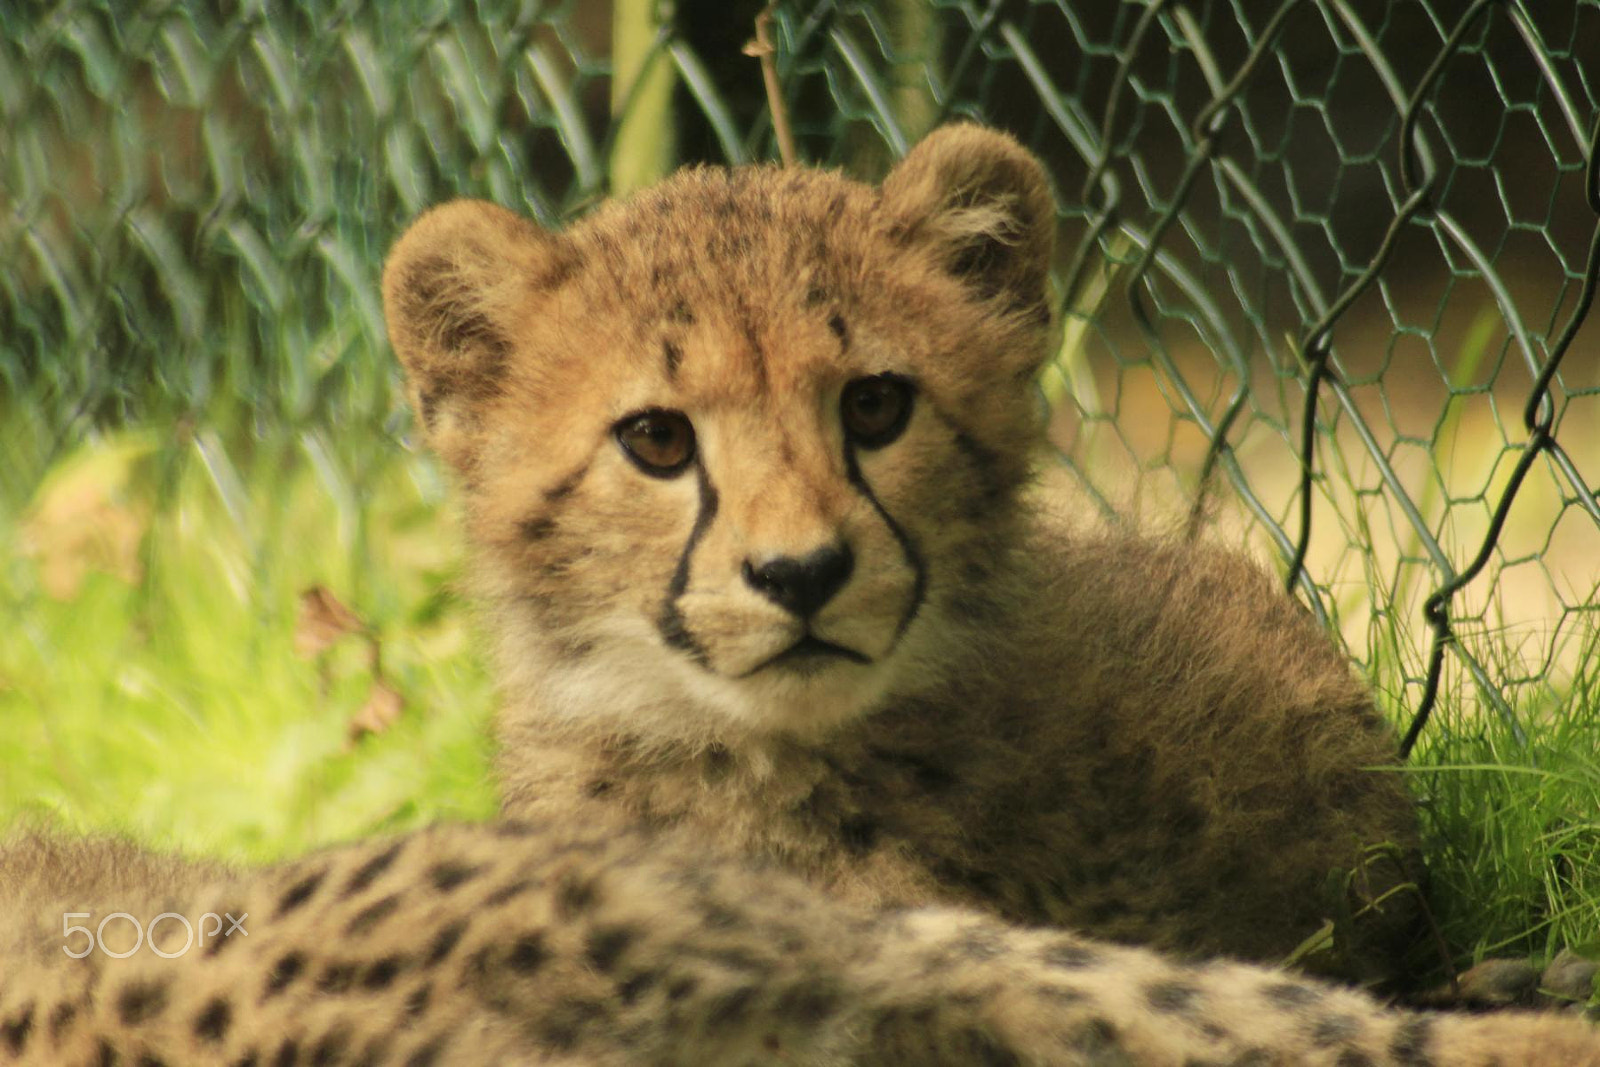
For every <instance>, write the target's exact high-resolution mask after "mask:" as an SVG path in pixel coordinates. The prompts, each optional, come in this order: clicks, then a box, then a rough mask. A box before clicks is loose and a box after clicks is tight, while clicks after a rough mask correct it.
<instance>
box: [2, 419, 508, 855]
mask: <svg viewBox="0 0 1600 1067" xmlns="http://www.w3.org/2000/svg"><path fill="white" fill-rule="evenodd" d="M386 447H387V449H388V454H387V455H386V456H382V457H381V458H380V459H379V460H378V461H376V462H374V463H372V464H369V465H368V467H367V468H366V477H365V478H363V479H362V480H361V486H360V491H359V492H356V491H355V490H353V489H352V487H351V485H349V484H345V483H344V482H343V481H342V480H341V479H340V478H339V477H338V476H337V475H336V474H334V471H335V469H336V468H335V466H334V465H333V463H331V462H330V459H329V456H328V453H327V450H326V449H325V448H323V447H322V446H321V444H320V442H319V440H318V439H317V438H315V437H303V438H298V439H289V438H285V439H281V440H278V441H276V442H274V443H271V444H262V443H261V442H255V443H254V444H253V447H252V448H250V449H249V453H250V454H249V456H248V457H247V458H246V459H244V460H242V461H237V462H236V461H235V459H234V458H232V457H231V456H230V454H229V450H228V449H227V448H226V446H225V445H224V444H223V442H222V441H221V440H220V439H219V438H216V437H203V438H196V439H193V440H190V441H179V442H173V441H172V433H171V431H170V430H169V431H166V432H163V433H159V434H158V433H151V434H137V433H130V434H125V435H122V436H120V437H116V438H112V439H110V440H106V441H101V442H98V443H96V444H94V445H90V446H86V447H85V448H84V449H82V450H81V451H80V452H78V453H76V454H74V455H70V456H68V457H67V458H66V459H65V460H63V461H62V462H61V463H59V464H58V465H57V466H56V467H55V469H53V470H52V471H51V472H50V474H49V476H48V477H47V478H46V479H45V480H44V482H43V483H42V484H41V485H40V487H39V490H38V491H37V493H36V494H35V496H34V499H33V500H32V501H30V502H29V505H28V506H27V508H26V509H24V510H23V511H22V512H21V514H20V515H17V514H13V515H12V517H11V518H10V519H9V522H8V525H9V528H7V529H5V530H4V531H3V532H0V537H4V538H5V540H6V542H7V543H8V544H11V545H12V546H14V547H13V548H12V550H11V551H8V552H7V553H6V564H5V568H4V570H3V572H0V626H3V628H4V630H5V632H6V633H7V635H8V636H7V639H6V640H5V641H4V642H0V766H3V767H4V768H5V773H4V774H3V775H0V827H3V826H4V825H6V824H8V823H13V822H17V821H27V822H41V821H44V822H52V823H55V824H58V825H62V826H65V827H69V828H71V829H73V830H88V829H111V830H115V831H119V832H124V833H127V834H130V835H132V836H134V837H136V838H138V839H140V840H143V841H148V842H151V843H155V844H159V845H163V846H171V847H177V848H181V849H184V850H188V851H194V852H204V853H211V854H220V855H224V856H228V857H232V858H237V859H248V860H261V859H269V858H272V857H277V856H281V855H285V854H289V853H295V852H299V851H302V850H304V849H306V848H309V847H311V846H314V845H317V844H321V843H324V842H328V841H336V840H342V839H348V838H353V837H359V836H362V835H365V834H370V833H373V832H375V831H378V830H381V829H388V828H402V827H408V826H414V825H418V824H421V823H425V822H429V821H434V820H438V819H442V818H483V817H488V816H489V815H491V814H492V813H493V812H494V808H495V801H494V797H493V792H492V789H491V788H490V786H489V783H488V746H487V744H486V742H485V740H484V737H485V730H484V723H485V718H486V715H487V713H488V711H489V708H490V706H491V693H490V686H489V684H488V682H487V679H486V677H485V674H484V672H483V669H482V667H481V665H480V663H479V661H478V659H477V657H476V656H474V655H473V654H472V653H471V651H470V647H471V640H470V625H469V620H468V613H467V611H466V610H465V609H464V607H463V606H462V605H461V604H460V602H459V601H458V600H457V599H455V598H454V597H453V596H452V595H451V588H452V582H453V580H454V578H455V569H456V564H455V560H456V558H457V552H456V549H455V545H456V542H457V537H456V535H455V533H454V530H453V523H452V522H451V520H450V518H449V515H448V511H447V509H446V508H444V507H442V506H441V503H440V501H439V499H438V497H439V492H440V489H439V479H438V477H437V475H436V473H435V472H434V471H433V469H432V467H431V465H430V464H429V462H428V461H426V460H424V459H420V458H417V457H413V456H410V455H408V454H406V453H404V452H402V451H401V450H399V449H398V448H396V447H394V446H392V445H386ZM84 527H88V528H90V529H92V530H95V531H98V532H99V534H101V535H103V536H101V537H98V538H90V539H87V540H75V539H74V533H73V531H74V530H75V529H79V530H81V529H82V528H84ZM313 586H322V587H324V588H326V589H328V590H330V591H331V592H332V593H333V594H334V595H335V596H336V597H338V598H339V599H340V600H341V601H343V602H344V603H346V604H347V605H349V606H350V607H351V608H352V609H353V610H354V611H355V612H356V613H357V614H358V615H360V616H361V618H362V619H363V620H364V621H365V622H366V624H367V625H368V626H369V627H370V629H371V632H372V634H373V636H374V639H375V640H376V642H377V645H378V648H379V649H380V650H381V663H382V671H383V675H384V678H385V681H386V684H387V685H389V686H392V687H393V688H394V689H396V690H398V691H399V692H400V694H401V695H402V697H403V699H404V702H405V707H404V711H403V713H402V714H401V716H400V718H399V719H398V721H397V722H395V724H394V725H393V726H392V727H390V728H389V729H387V730H385V731H383V732H382V733H379V734H373V735H367V736H364V737H362V738H360V739H359V740H356V741H354V742H352V741H351V740H350V736H349V733H350V730H349V723H350V719H351V717H352V716H353V715H354V714H355V713H356V712H357V710H358V709H360V708H361V706H362V705H363V704H364V703H365V702H366V700H367V698H368V695H369V692H370V690H371V687H372V685H373V680H374V679H373V672H372V669H371V665H370V663H369V652H368V642H367V641H366V640H364V639H363V638H362V637H360V636H349V637H346V638H344V639H342V640H341V641H339V642H338V643H337V644H335V645H334V646H333V647H332V648H330V649H328V650H326V651H324V652H322V653H321V654H319V655H315V656H306V655H304V654H302V653H301V652H299V651H297V649H296V641H295V635H296V627H297V614H298V602H299V598H300V594H301V593H302V592H303V591H304V590H307V589H309V588H311V587H313Z"/></svg>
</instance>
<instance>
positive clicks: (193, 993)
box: [0, 127, 1600, 1067]
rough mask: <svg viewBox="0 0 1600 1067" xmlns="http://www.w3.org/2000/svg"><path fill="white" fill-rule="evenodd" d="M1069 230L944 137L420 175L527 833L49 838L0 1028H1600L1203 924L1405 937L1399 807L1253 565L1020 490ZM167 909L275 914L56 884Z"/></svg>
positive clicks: (1313, 1039)
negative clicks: (460, 192) (179, 930)
mask: <svg viewBox="0 0 1600 1067" xmlns="http://www.w3.org/2000/svg"><path fill="white" fill-rule="evenodd" d="M1053 225H1054V216H1053V211H1052V207H1051V200H1050V196H1049V193H1048V190H1047V187H1046V184H1045V181H1044V178H1043V175H1042V172H1041V171H1040V169H1039V167H1038V165H1037V163H1035V162H1034V161H1033V160H1032V158H1031V157H1029V156H1028V155H1027V154H1026V153H1025V152H1023V151H1022V150H1021V149H1020V148H1018V147H1017V146H1016V145H1015V144H1014V143H1013V142H1011V141H1010V140H1009V139H1007V138H1005V137H1003V136H1001V135H998V134H992V133H988V132H985V131H981V130H976V129H973V128H959V127H958V128H953V129H949V130H945V131H941V132H940V133H937V134H935V135H934V136H932V137H930V138H929V139H928V140H927V141H926V142H924V143H923V144H922V145H921V146H919V147H918V148H917V149H916V150H915V151H914V152H913V153H912V154H911V155H910V156H908V158H907V159H906V160H905V161H904V162H903V163H902V164H900V165H899V166H898V167H897V168H896V169H895V170H894V171H893V172H892V173H891V175H890V176H889V178H888V179H887V180H886V181H885V183H884V185H883V187H882V188H881V189H872V188H869V187H866V186H862V185H858V184H855V183H852V182H849V181H846V180H844V179H842V178H840V177H838V176H836V175H831V174H824V173H820V172H814V171H808V170H775V169H753V170H746V171H734V172H724V171H715V170H702V171H691V172H686V173H684V174H681V175H679V176H677V177H675V178H674V179H672V180H670V181H669V182H667V183H665V184H664V185H662V186H661V187H658V188H657V189H656V190H653V191H649V192H646V193H644V194H641V195H640V196H638V197H635V198H634V199H633V200H631V201H629V202H627V203H623V204H614V205H610V206H608V207H607V208H604V209H602V210H601V211H600V212H598V213H597V214H596V215H595V216H594V217H593V218H592V219H591V220H589V221H587V222H585V223H584V224H582V225H580V226H579V227H576V228H575V229H574V230H573V231H571V232H569V233H567V234H564V235H553V234H549V233H546V232H543V231H541V230H539V229H538V228H537V227H535V226H533V225H532V224H530V223H527V222H525V221H523V220H520V219H518V218H516V217H515V216H512V215H510V214H509V213H506V212H503V211H500V210H499V209H495V208H492V207H489V206H487V205H482V204H457V205H451V206H447V207H446V208H443V209H440V210H438V211H436V212H433V213H430V214H429V215H427V216H425V217H424V218H423V219H422V220H420V221H419V222H418V223H417V224H416V226H414V227H413V229H412V230H411V231H410V232H409V233H408V235H407V236H406V237H405V238H403V239H402V240H401V242H400V243H399V245H398V246H397V247H396V250H395V252H394V253H393V255H392V256H391V259H390V263H389V266H388V268H387V270H386V274H385V301H386V309H387V312H388V318H389V326H390V333H391V337H392V339H393V341H394V343H395V346H396V349H397V351H398V352H399V354H400V356H401V358H402V360H403V362H404V363H405V364H406V369H407V375H408V383H409V386H410V389H411V394H412V398H413V401H414V405H415V407H416V410H417V413H418V416H419V421H420V423H421V424H422V426H423V429H424V432H425V434H426V436H427V438H428V440H429V443H430V444H431V445H432V446H433V447H434V448H435V449H436V450H437V451H438V452H439V453H440V455H441V456H443V457H444V458H445V459H446V460H447V461H448V462H449V463H450V464H451V465H452V466H454V467H455V468H456V470H457V471H458V472H459V474H460V478H461V483H462V486H463V490H464V495H465V500H466V504H467V516H468V520H467V521H468V532H469V539H470V540H471V542H472V543H473V546H474V549H475V552H476V560H477V579H476V582H477V586H478V589H477V591H478V594H479V597H480V599H481V600H482V601H483V602H484V604H485V605H486V608H487V618H488V624H489V626H490V628H491V630H492V633H493V635H494V639H495V641H496V655H497V660H498V668H499V672H500V682H501V689H502V696H503V699H504V701H505V706H504V709H503V711H502V714H501V718H500V742H501V757H500V761H501V773H502V780H503V782H502V784H503V788H504V795H505V804H506V809H507V812H508V813H509V814H510V815H512V816H514V817H517V818H518V819H521V820H525V821H522V822H516V823H508V824H506V825H504V826H500V827H496V828H468V827H457V828H438V829H435V830H432V831H427V832H424V833H421V834H418V835H414V836H412V837H410V838H405V839H401V840H398V841H391V842H374V843H368V844H363V845H356V846H348V847H346V848H343V849H338V850H333V851H330V852H327V853H323V854H320V855H318V856H313V857H309V858H307V859H305V860H302V861H299V862H297V863H294V864H291V865H288V866H287V867H284V868H281V869H277V870H272V871H266V872H258V873H256V874H253V875H248V876H228V875H217V874H215V873H213V872H207V871H202V870H195V869H187V868H183V867H181V866H179V867H175V868H173V869H170V870H169V869H165V868H163V867H161V865H160V864H159V863H158V862H157V861H155V860H153V859H150V858H148V857H140V856H131V857H130V856H129V855H127V854H126V853H122V852H118V851H117V849H116V848H115V847H114V846H93V845H82V846H64V845H52V844H48V843H39V842H22V843H19V844H15V845H13V846H12V847H11V850H10V851H9V852H6V853H0V872H3V873H0V879H3V880H0V897H3V898H4V899H5V900H7V901H12V902H18V901H20V902H21V906H20V907H17V908H14V909H13V910H12V914H11V915H10V917H9V918H8V920H7V922H6V924H5V926H0V953H3V954H4V955H3V956H0V959H4V960H5V962H6V963H7V970H6V973H5V975H4V977H3V978H0V982H3V985H0V1062H3V1061H4V1058H5V1057H6V1056H8V1055H9V1056H11V1058H13V1059H21V1060H24V1061H25V1062H38V1063H56V1062H71V1063H77V1062H84V1063H93V1062H125V1063H139V1062H151V1063H155V1062H160V1063H167V1064H177V1063H214V1062H219V1063H235V1062H236V1063H240V1064H245V1063H254V1064H262V1065H264V1064H267V1063H285V1064H287V1063H329V1064H331V1063H371V1064H379V1063H407V1062H414V1063H429V1062H436V1063H459V1064H478V1063H501V1062H505V1063H602V1064H603V1063H685V1064H689V1063H695V1064H699V1063H718V1064H722V1063H728V1064H739V1063H746V1062H768V1061H771V1060H774V1059H781V1061H782V1062H791V1063H817V1064H832V1063H849V1062H861V1063H906V1064H933V1063H1041V1064H1054V1063H1060V1064H1073V1065H1079V1064H1084V1065H1086V1064H1139V1065H1168V1064H1170V1065H1173V1067H1177V1065H1179V1064H1193V1065H1197V1067H1198V1065H1200V1064H1211V1063H1233V1064H1276V1063H1282V1064H1290V1063H1307V1064H1329V1065H1339V1067H1359V1065H1363V1064H1382V1065H1387V1064H1394V1065H1397V1067H1398V1065H1403V1064H1410V1065H1415V1064H1423V1063H1430V1064H1437V1065H1441V1067H1442V1065H1480V1064H1481V1065H1484V1067H1487V1065H1489V1064H1491V1063H1500V1064H1506V1065H1509V1064H1514V1063H1515V1064H1524V1063H1525V1064H1550V1065H1554V1064H1579V1065H1582V1064H1600V1039H1596V1038H1595V1036H1594V1035H1593V1033H1592V1031H1591V1030H1589V1029H1588V1028H1587V1027H1586V1025H1585V1024H1583V1023H1581V1022H1577V1021H1575V1020H1564V1019H1550V1018H1545V1019H1538V1018H1531V1017H1517V1016H1504V1017H1496V1018H1482V1019H1474V1018H1466V1017H1439V1018H1428V1017H1423V1016H1416V1015H1408V1014H1405V1013H1401V1012H1394V1011H1386V1010H1383V1009H1381V1008H1379V1007H1378V1006H1377V1005H1376V1004H1375V1003H1374V1002H1373V1001H1371V1000H1369V999H1367V998H1366V997H1365V996H1364V995H1363V994H1361V993H1358V992H1355V991H1350V990H1342V989H1336V988H1334V987H1331V986H1324V985H1320V984H1317V983H1316V982H1315V981H1313V980H1310V979H1303V978H1297V977H1291V976H1289V975H1288V974H1285V973H1283V972H1279V971H1273V970H1270V969H1266V968H1261V967H1256V966H1251V965H1249V964H1236V963H1223V962H1180V960H1181V959H1182V958H1186V957H1187V958H1192V957H1197V956H1201V955H1205V956H1212V955H1226V956H1233V957H1242V958H1246V959H1255V960H1262V961H1270V960H1276V959H1281V958H1282V957H1283V956H1285V955H1286V954H1288V953H1289V952H1290V951H1291V950H1293V949H1294V948H1295V947H1296V946H1297V945H1298V944H1300V943H1301V942H1302V941H1303V940H1304V939H1305V938H1306V937H1308V936H1309V935H1311V934H1313V933H1315V932H1316V931H1317V929H1318V928H1319V927H1320V926H1321V925H1322V924H1323V922H1324V921H1325V920H1326V919H1328V918H1333V917H1340V918H1341V923H1340V924H1339V931H1338V932H1339V936H1338V937H1337V938H1336V942H1337V945H1336V949H1337V950H1336V951H1333V952H1329V953H1325V954H1322V955H1320V956H1316V957H1313V959H1312V960H1311V962H1312V963H1314V964H1316V965H1317V966H1320V967H1321V968H1322V969H1324V970H1327V971H1329V972H1333V973H1337V974H1340V975H1343V976H1346V977H1351V978H1358V979H1374V980H1381V979H1384V978H1394V977H1399V976H1401V975H1402V974H1403V972H1404V970H1405V968H1406V962H1405V958H1404V957H1405V954H1406V951H1407V949H1408V947H1409V944H1410V942H1411V939H1412V938H1413V935H1414V928H1415V921H1416V909H1417V904H1416V894H1415V893H1414V892H1413V891H1411V890H1410V889H1408V888H1407V885H1408V881H1409V880H1410V879H1411V878H1412V877H1413V868H1412V862H1413V861H1412V859H1411V854H1412V851H1413V849H1414V844H1415V840H1414V839H1415V830H1414V826H1413V820H1412V814H1411V810H1410V807H1409V804H1408V802H1407V800H1406V798H1405V794H1404V791H1403V789H1402V788H1401V785H1400V782H1399V776H1398V775H1395V774H1392V773H1385V772H1384V770H1383V769H1382V765H1383V764H1385V763H1388V762H1390V761H1391V758H1392V757H1391V755H1390V753H1391V751H1392V739H1391V738H1390V736H1389V735H1388V733H1387V731H1386V730H1385V729H1384V727H1383V725H1382V723H1381V721H1380V720H1379V718H1378V716H1377V715H1376V714H1375V712H1374V711H1373V709H1372V708H1371V705H1370V703H1369V701H1368V699H1367V697H1366V696H1365V694H1364V692H1363V691H1362V689H1361V687H1360V685H1359V684H1358V683H1357V682H1356V681H1355V680H1354V679H1353V678H1352V677H1351V675H1350V672H1349V670H1348V669H1347V667H1346V666H1345V665H1344V664H1343V663H1342V662H1341V661H1340V659H1339V658H1338V657H1337V656H1336V655H1335V654H1334V653H1333V652H1332V651H1331V650H1330V648H1329V647H1328V644H1327V642H1326V641H1325V640H1324V639H1323V638H1322V637H1321V635H1319V634H1317V633H1316V631H1315V629H1314V627H1312V626H1311V624H1310V623H1309V622H1308V621H1307V620H1305V619H1304V618H1303V617H1301V615H1300V613H1299V612H1298V611H1297V609H1295V608H1294V607H1293V606H1292V605H1291V604H1290V603H1288V602H1287V601H1286V600H1284V599H1283V598H1282V597H1281V595H1280V594H1278V593H1277V592H1276V591H1275V590H1273V589H1272V588H1271V585H1270V583H1269V582H1268V581H1267V580H1266V579H1264V578H1263V577H1261V576H1260V575H1258V574H1257V573H1256V572H1255V571H1254V570H1253V569H1252V568H1251V567H1249V566H1248V565H1245V564H1241V563H1240V562H1238V561H1236V560H1234V559H1232V558H1231V557H1229V556H1227V555H1225V554H1222V553H1217V552H1212V551H1209V550H1206V549H1202V548H1193V547H1184V548H1179V547H1175V546H1171V545H1167V544H1163V543H1159V542H1148V541H1140V540H1137V539H1134V538H1131V537H1121V538H1101V537H1089V536H1084V535H1076V534H1073V533H1072V532H1070V531H1069V530H1067V529H1065V528H1063V527H1062V526H1061V525H1059V524H1057V523H1054V522H1052V521H1050V520H1049V519H1047V518H1045V517H1044V516H1043V515H1042V514H1041V513H1040V511H1039V509H1038V508H1037V507H1036V506H1034V505H1032V504H1030V503H1029V499H1030V498H1029V497H1028V495H1027V494H1026V493H1025V492H1024V483H1025V482H1026V480H1027V478H1028V472H1029V464H1030V462H1031V452H1032V450H1033V447H1034V445H1035V444H1036V442H1037V439H1038V436H1039V412H1038V409H1037V404H1036V401H1035V398H1034V395H1033V393H1032V390H1031V387H1030V382H1031V379H1032V376H1033V374H1034V373H1035V371H1036V370H1037V368H1038V367H1039V365H1040V364H1041V363H1042V361H1043V359H1044V358H1045V355H1046V352H1047V349H1048V337H1049V333H1048V322H1049V315H1048V313H1047V311H1046V308H1047V306H1048V294H1047V282H1046V277H1047V267H1048V263H1049V259H1050V254H1051V235H1052V231H1053ZM129 864H131V865H132V867H131V868H129V869H128V871H127V873H126V874H124V875H119V874H117V873H115V872H118V871H121V870H123V869H124V867H125V866H126V865H129ZM19 871H21V872H28V871H32V872H33V873H32V874H28V873H24V874H22V875H21V876H20V877H19V875H18V874H17V872H19ZM106 872H112V873H110V874H107V873H106ZM1329 886H1332V887H1333V888H1332V891H1329V890H1328V888H1327V887H1329ZM141 894H142V896H141ZM130 900H131V901H133V903H129V902H128V901H130ZM137 907H145V908H148V909H149V910H150V911H152V912H154V911H160V910H169V911H174V912H178V913H180V914H200V913H204V912H206V911H215V912H219V913H221V912H224V911H227V912H229V913H231V914H239V913H241V912H248V913H249V914H250V915H251V916H252V922H251V925H250V931H251V932H250V934H249V936H248V937H247V938H241V939H239V940H237V941H230V940H226V939H225V940H223V941H222V942H220V943H217V944H220V946H221V947H219V948H217V949H216V951H197V952H192V953H184V954H182V955H180V956H179V957H177V958H175V959H172V960H165V959H161V958H159V957H157V956H155V955H153V954H152V953H150V952H149V951H144V952H140V953H137V954H135V955H134V956H131V957H129V958H128V959H127V960H113V959H107V958H103V957H102V956H101V955H100V954H98V953H96V954H94V955H92V956H91V957H89V958H87V959H85V960H81V961H78V960H70V959H66V958H64V956H63V955H62V953H61V937H60V931H59V929H58V924H59V914H60V913H61V912H62V911H63V910H73V911H83V910H94V909H98V910H99V911H100V912H106V911H109V910H112V909H114V908H115V909H118V910H125V911H127V910H132V909H134V908H137ZM1019 924H1020V925H1019ZM1029 927H1033V928H1031V929H1030V928H1029ZM1041 928H1043V929H1041ZM8 929H9V931H10V932H9V933H6V932H5V931H6V930H8ZM1069 931H1071V932H1069ZM1119 942H1120V943H1137V944H1141V945H1145V946H1153V947H1154V948H1157V949H1162V950H1166V951H1168V952H1170V953H1172V954H1173V955H1172V956H1170V957H1164V956H1161V955H1158V954H1156V953H1155V952H1153V951H1151V950H1150V949H1148V948H1132V947H1125V945H1124V944H1117V943H1119ZM140 1057H148V1058H147V1059H143V1060H142V1059H140Z"/></svg>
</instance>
